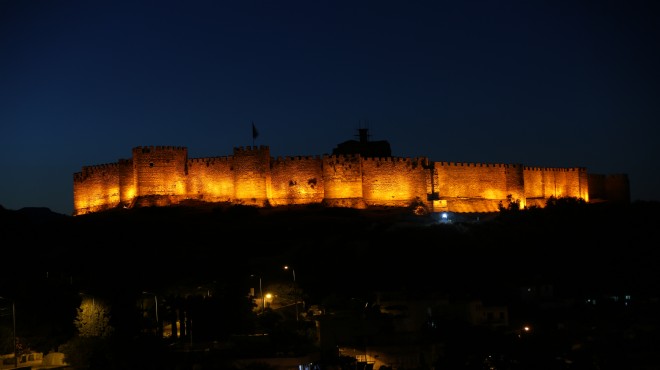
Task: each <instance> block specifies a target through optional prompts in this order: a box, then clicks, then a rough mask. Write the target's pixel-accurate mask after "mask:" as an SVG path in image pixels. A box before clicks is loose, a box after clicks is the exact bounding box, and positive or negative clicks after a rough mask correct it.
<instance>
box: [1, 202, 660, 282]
mask: <svg viewBox="0 0 660 370" xmlns="http://www.w3.org/2000/svg"><path fill="white" fill-rule="evenodd" d="M659 209H660V207H659V206H658V204H657V203H655V202H634V203H632V204H629V205H612V204H583V203H580V202H570V201H564V202H563V203H562V202H561V201H560V202H555V204H551V205H549V206H547V207H545V208H543V209H540V208H538V209H529V210H522V211H515V210H514V211H507V210H503V211H502V212H500V213H499V214H497V215H490V217H481V218H480V219H481V221H475V220H476V217H473V218H471V219H470V221H467V222H452V223H438V222H437V220H438V218H437V215H434V214H426V215H419V216H418V215H414V214H413V213H412V212H411V211H410V210H408V209H380V210H355V209H332V208H323V207H320V206H307V207H300V208H295V209H276V208H270V209H257V208H252V207H243V206H233V207H212V206H207V207H203V208H198V207H197V208H196V207H183V206H182V207H165V208H142V209H139V208H138V209H132V210H123V209H121V210H119V209H118V210H111V211H106V212H101V213H96V214H90V215H84V216H76V217H71V216H64V215H59V214H54V213H51V212H49V211H48V210H47V209H23V210H18V211H12V210H4V209H3V210H2V213H1V214H2V216H1V217H2V220H1V221H2V228H3V229H4V231H3V233H2V235H3V239H4V240H3V245H4V246H5V247H4V248H3V255H4V258H3V260H4V261H5V263H4V268H3V273H2V274H3V275H4V276H3V278H5V279H8V278H12V277H16V276H20V275H22V274H23V273H25V274H28V275H32V274H38V275H42V274H45V273H47V272H50V273H51V274H61V275H66V276H74V277H76V278H77V279H82V280H84V281H85V282H86V283H87V284H90V285H91V284H95V285H97V286H98V287H99V289H101V287H102V286H106V285H107V286H109V287H114V286H116V285H117V282H119V281H120V282H122V284H135V285H141V286H148V287H154V288H156V287H158V285H164V284H173V283H176V282H177V281H179V280H180V279H198V280H200V281H205V280H217V279H229V280H236V277H242V276H249V275H250V274H252V273H255V272H256V273H259V274H262V275H263V274H266V275H268V274H269V273H272V272H273V271H277V270H278V269H279V268H280V266H282V265H283V264H292V265H295V266H297V269H298V274H299V275H300V276H301V279H300V283H301V284H304V285H308V287H309V288H310V289H309V291H314V292H318V293H317V294H319V295H322V294H327V293H334V292H333V290H334V289H336V288H337V287H340V288H341V289H342V291H345V292H346V291H350V290H351V289H355V290H356V292H359V291H361V290H365V289H366V290H373V289H386V288H388V287H391V288H396V289H399V288H403V287H405V288H406V289H413V290H414V289H422V290H428V289H437V290H440V291H442V290H443V289H446V290H447V291H452V290H459V291H462V292H466V293H471V291H472V290H473V289H474V290H475V294H478V293H480V290H485V292H487V291H489V290H492V289H493V288H494V287H497V286H499V287H502V288H507V287H509V286H515V285H519V284H521V283H525V282H527V281H529V280H530V279H539V278H542V279H549V280H553V281H556V282H560V283H561V282H565V283H566V284H567V285H570V286H567V287H566V288H571V289H575V288H579V287H584V288H585V289H589V288H594V289H599V288H601V287H605V288H606V287H608V286H611V284H618V285H619V286H620V287H626V288H630V289H635V290H639V291H643V290H652V289H656V288H657V286H656V285H654V284H655V282H654V279H652V273H653V269H654V266H653V261H657V260H659V259H658V251H657V249H656V248H653V247H652V246H653V245H654V244H655V243H657V241H658V240H660V239H659V233H660V231H659V228H658V226H660V223H659V222H658V220H659V219H660V216H659V215H658V210H659ZM9 261H11V262H9ZM17 274H18V275H17ZM302 277H304V278H302ZM489 285H493V286H489ZM596 285H601V287H598V286H596ZM312 288H313V289H312ZM482 288H487V289H482Z"/></svg>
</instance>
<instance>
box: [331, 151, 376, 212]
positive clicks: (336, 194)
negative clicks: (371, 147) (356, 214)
mask: <svg viewBox="0 0 660 370" xmlns="http://www.w3.org/2000/svg"><path fill="white" fill-rule="evenodd" d="M361 164H362V158H361V157H360V156H359V155H346V156H337V155H331V156H324V157H323V164H322V166H323V182H324V189H325V194H324V202H325V203H326V204H327V205H329V206H332V207H353V208H364V207H365V206H366V205H365V203H364V198H363V196H362V165H361Z"/></svg>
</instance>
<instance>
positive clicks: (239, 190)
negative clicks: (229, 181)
mask: <svg viewBox="0 0 660 370" xmlns="http://www.w3.org/2000/svg"><path fill="white" fill-rule="evenodd" d="M232 172H233V173H234V202H236V203H240V204H246V205H256V206H264V205H265V204H266V202H267V201H268V198H269V196H270V187H271V177H270V148H269V147H267V146H260V147H259V148H257V147H249V146H248V147H245V148H243V147H238V148H234V159H233V171H232Z"/></svg>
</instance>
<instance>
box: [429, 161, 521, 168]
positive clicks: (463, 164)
mask: <svg viewBox="0 0 660 370" xmlns="http://www.w3.org/2000/svg"><path fill="white" fill-rule="evenodd" d="M434 163H435V164H436V165H438V166H440V167H487V168H488V167H490V168H518V166H520V165H519V164H510V163H481V162H479V163H477V162H434Z"/></svg>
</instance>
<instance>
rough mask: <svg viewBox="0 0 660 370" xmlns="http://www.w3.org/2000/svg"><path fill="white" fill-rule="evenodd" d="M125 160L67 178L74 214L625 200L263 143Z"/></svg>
mask: <svg viewBox="0 0 660 370" xmlns="http://www.w3.org/2000/svg"><path fill="white" fill-rule="evenodd" d="M132 154H133V156H132V157H131V158H130V159H119V160H118V161H117V162H116V163H104V164H98V165H90V166H83V167H82V170H81V171H80V172H75V173H74V174H73V185H74V215H77V214H84V213H89V212H97V211H101V210H104V209H109V208H112V207H118V206H124V207H127V206H129V205H132V204H146V203H144V202H142V203H141V199H151V198H153V197H157V199H160V201H159V202H160V203H158V204H157V205H167V204H176V203H178V202H180V201H183V200H186V199H197V200H202V201H206V202H229V203H236V204H250V205H255V206H265V205H267V204H270V205H272V206H277V205H299V204H327V205H330V206H337V207H351V208H363V207H365V206H397V207H401V206H409V205H411V204H418V202H420V200H421V201H422V202H423V203H424V205H425V206H426V207H428V208H429V209H441V210H443V211H453V212H483V211H492V212H496V211H497V210H498V208H497V205H498V203H499V202H500V201H505V200H506V199H507V197H508V196H512V197H514V198H515V199H519V200H521V204H522V205H523V206H524V205H525V204H527V203H526V202H527V201H529V202H532V203H529V204H530V205H539V204H541V205H542V203H543V202H542V200H543V199H547V198H548V197H550V196H555V197H561V196H572V197H579V198H582V199H585V200H587V201H588V200H589V194H590V192H591V191H592V190H591V189H592V188H593V189H594V190H593V192H594V194H596V195H597V197H599V198H600V199H622V200H623V201H625V200H626V199H629V185H628V179H627V175H626V174H616V175H610V176H609V177H605V175H592V174H587V169H586V168H584V167H566V168H564V167H540V166H524V165H522V164H519V163H488V162H449V161H438V162H436V161H431V160H429V158H428V157H363V156H361V155H360V154H322V155H308V156H279V157H271V156H270V147H269V146H266V145H260V146H238V147H234V148H233V155H227V156H214V157H199V158H188V148H187V147H185V146H137V147H134V148H132ZM592 183H593V186H592ZM150 197H151V198H150ZM626 197H627V198H626ZM154 199H156V198H154ZM147 203H149V202H147ZM149 204H151V203H149Z"/></svg>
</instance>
